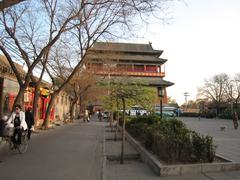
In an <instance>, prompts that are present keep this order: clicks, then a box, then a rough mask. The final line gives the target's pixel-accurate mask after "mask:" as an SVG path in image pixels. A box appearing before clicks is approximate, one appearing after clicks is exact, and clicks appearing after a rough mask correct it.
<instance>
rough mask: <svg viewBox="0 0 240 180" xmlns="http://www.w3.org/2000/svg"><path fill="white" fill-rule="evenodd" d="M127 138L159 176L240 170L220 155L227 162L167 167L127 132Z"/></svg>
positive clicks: (236, 164)
mask: <svg viewBox="0 0 240 180" xmlns="http://www.w3.org/2000/svg"><path fill="white" fill-rule="evenodd" d="M126 138H127V140H128V142H129V143H130V144H131V145H132V146H133V147H134V148H135V149H136V150H137V151H138V152H139V153H140V157H141V160H142V161H143V162H145V163H147V164H148V165H149V166H150V168H151V169H152V170H153V171H154V172H155V173H156V174H157V175H159V176H171V175H183V174H194V173H207V172H220V171H221V172H222V171H232V170H240V163H234V162H231V161H230V160H227V159H225V158H224V157H221V156H218V155H217V157H219V158H220V159H222V160H224V161H225V162H213V163H199V164H177V165H165V164H162V163H161V162H160V161H159V160H158V158H157V157H156V156H155V155H154V154H152V153H150V152H149V151H147V150H146V149H145V147H143V146H142V145H141V144H140V143H139V142H138V141H136V140H135V139H134V138H133V137H132V136H131V135H130V134H129V133H127V132H126Z"/></svg>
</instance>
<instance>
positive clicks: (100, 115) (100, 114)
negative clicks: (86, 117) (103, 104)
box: [98, 110, 103, 121]
mask: <svg viewBox="0 0 240 180" xmlns="http://www.w3.org/2000/svg"><path fill="white" fill-rule="evenodd" d="M102 117H103V114H102V111H101V110H99V111H98V120H99V121H102Z"/></svg>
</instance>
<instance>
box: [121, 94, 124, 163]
mask: <svg viewBox="0 0 240 180" xmlns="http://www.w3.org/2000/svg"><path fill="white" fill-rule="evenodd" d="M122 102H123V120H122V121H123V124H122V146H121V159H120V164H124V145H125V99H124V98H122Z"/></svg>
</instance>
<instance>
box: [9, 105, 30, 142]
mask: <svg viewBox="0 0 240 180" xmlns="http://www.w3.org/2000/svg"><path fill="white" fill-rule="evenodd" d="M7 124H8V125H7V126H9V127H10V126H13V127H14V133H13V136H12V138H11V139H12V142H13V143H14V144H18V145H19V144H21V136H22V132H23V131H25V130H27V123H26V121H25V113H24V112H23V111H21V106H20V105H16V106H15V109H14V112H12V114H11V116H10V117H9V119H8V122H7ZM16 136H17V140H16Z"/></svg>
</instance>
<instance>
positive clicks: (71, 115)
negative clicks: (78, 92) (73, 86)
mask: <svg viewBox="0 0 240 180" xmlns="http://www.w3.org/2000/svg"><path fill="white" fill-rule="evenodd" d="M77 101H78V98H77V97H76V98H75V99H73V101H72V102H71V105H70V112H69V114H70V121H71V122H73V119H74V117H73V111H74V109H75V108H74V106H75V105H76V103H77Z"/></svg>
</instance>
